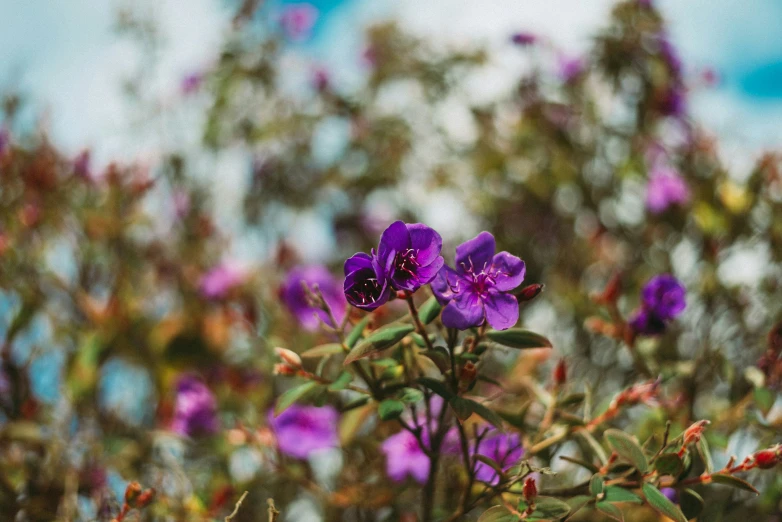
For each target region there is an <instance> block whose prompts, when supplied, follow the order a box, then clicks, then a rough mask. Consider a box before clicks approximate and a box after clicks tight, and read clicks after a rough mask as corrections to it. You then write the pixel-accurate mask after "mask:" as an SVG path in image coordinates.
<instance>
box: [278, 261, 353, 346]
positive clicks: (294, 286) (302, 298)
mask: <svg viewBox="0 0 782 522" xmlns="http://www.w3.org/2000/svg"><path fill="white" fill-rule="evenodd" d="M302 283H306V284H307V286H309V287H312V286H313V285H318V288H319V289H320V293H321V294H322V295H323V299H324V301H326V304H327V305H328V306H329V308H331V313H332V314H333V315H334V319H336V320H337V322H342V320H343V319H344V318H345V313H346V312H347V302H346V301H345V296H344V294H343V293H342V285H340V283H339V281H337V279H336V278H335V277H334V276H333V275H331V272H329V271H328V269H327V268H326V267H324V266H320V265H312V266H299V267H296V268H293V269H292V270H291V271H290V272H288V275H287V276H286V278H285V282H284V283H283V284H282V287H281V288H280V297H281V298H282V301H283V303H285V306H287V307H288V310H290V312H291V313H292V314H293V315H294V316H296V318H297V319H298V320H299V322H300V323H301V325H302V326H303V327H304V328H305V329H307V330H310V331H312V330H316V329H317V328H318V324H319V323H320V321H323V322H324V323H326V324H328V325H329V326H332V327H334V328H336V327H338V326H339V325H338V324H331V320H330V319H329V316H328V314H327V313H326V312H324V311H323V310H321V309H320V308H315V307H313V306H311V305H310V303H309V301H308V299H307V294H306V292H305V291H304V288H303V287H302ZM319 318H320V321H319Z"/></svg>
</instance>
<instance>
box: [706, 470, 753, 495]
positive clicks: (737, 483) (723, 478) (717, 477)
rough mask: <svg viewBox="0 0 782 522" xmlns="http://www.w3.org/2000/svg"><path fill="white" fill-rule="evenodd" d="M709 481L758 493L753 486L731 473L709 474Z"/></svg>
mask: <svg viewBox="0 0 782 522" xmlns="http://www.w3.org/2000/svg"><path fill="white" fill-rule="evenodd" d="M711 481H712V482H714V483H715V484H724V485H725V486H730V487H733V488H738V489H743V490H744V491H751V492H752V493H755V494H756V495H757V494H759V491H758V490H757V489H755V486H753V485H752V484H750V483H749V482H747V481H746V480H743V479H740V478H738V477H734V476H733V475H727V474H724V473H715V474H714V475H712V476H711Z"/></svg>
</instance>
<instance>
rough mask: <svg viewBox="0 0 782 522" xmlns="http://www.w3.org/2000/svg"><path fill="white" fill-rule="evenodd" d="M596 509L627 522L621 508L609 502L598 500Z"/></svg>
mask: <svg viewBox="0 0 782 522" xmlns="http://www.w3.org/2000/svg"><path fill="white" fill-rule="evenodd" d="M595 509H597V510H598V511H600V512H601V513H602V514H604V515H605V516H607V517H609V518H611V519H613V520H618V521H619V522H625V517H624V515H622V512H621V511H620V510H619V508H618V507H616V506H615V505H613V504H611V503H609V502H598V503H597V504H595Z"/></svg>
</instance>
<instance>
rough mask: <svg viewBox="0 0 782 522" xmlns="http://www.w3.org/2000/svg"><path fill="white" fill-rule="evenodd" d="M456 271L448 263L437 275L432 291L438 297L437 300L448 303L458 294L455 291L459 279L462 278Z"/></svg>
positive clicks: (433, 281)
mask: <svg viewBox="0 0 782 522" xmlns="http://www.w3.org/2000/svg"><path fill="white" fill-rule="evenodd" d="M461 278H462V276H460V275H459V274H458V273H456V271H455V270H454V269H453V268H451V267H450V266H448V265H443V267H442V268H441V269H440V271H439V272H438V273H437V276H436V277H435V278H434V279H433V280H432V284H431V288H432V293H433V294H434V296H435V297H436V298H437V301H438V302H439V303H440V304H441V305H444V304H446V303H448V301H450V300H451V299H453V298H454V296H455V295H456V294H455V293H454V291H453V289H454V288H457V287H458V281H459V279H461Z"/></svg>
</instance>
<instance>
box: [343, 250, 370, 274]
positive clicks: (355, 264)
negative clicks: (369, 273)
mask: <svg viewBox="0 0 782 522" xmlns="http://www.w3.org/2000/svg"><path fill="white" fill-rule="evenodd" d="M362 268H372V256H370V255H369V254H366V253H364V252H359V253H357V254H354V255H353V256H352V257H349V258H348V259H347V261H345V275H348V274H350V273H351V272H355V271H357V270H361V269H362Z"/></svg>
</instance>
